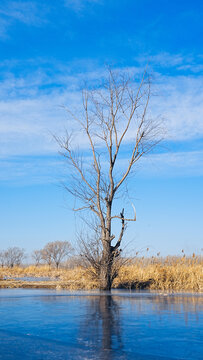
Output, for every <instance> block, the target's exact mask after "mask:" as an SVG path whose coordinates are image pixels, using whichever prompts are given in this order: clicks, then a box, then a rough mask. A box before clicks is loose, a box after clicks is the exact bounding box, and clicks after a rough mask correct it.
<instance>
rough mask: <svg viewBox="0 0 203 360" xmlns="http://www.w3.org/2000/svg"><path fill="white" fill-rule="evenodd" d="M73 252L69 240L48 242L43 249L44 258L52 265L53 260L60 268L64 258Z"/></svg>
mask: <svg viewBox="0 0 203 360" xmlns="http://www.w3.org/2000/svg"><path fill="white" fill-rule="evenodd" d="M72 252H73V248H72V246H71V244H70V243H69V242H68V241H54V242H49V243H48V244H46V246H45V247H44V249H43V250H42V256H43V259H44V260H45V261H46V262H47V263H48V264H49V265H51V264H52V262H53V263H54V264H55V266H56V268H57V269H58V267H59V265H60V264H61V262H62V260H64V259H65V258H66V257H68V256H69V255H70V254H71V253H72Z"/></svg>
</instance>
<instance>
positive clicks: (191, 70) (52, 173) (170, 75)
mask: <svg viewBox="0 0 203 360" xmlns="http://www.w3.org/2000/svg"><path fill="white" fill-rule="evenodd" d="M202 16H203V3H202V1H199V0H196V1H187V0H185V1H182V0H179V1H177V0H176V1H174V0H172V1H167V0H155V1H150V0H142V1H140V0H139V1H138V0H125V1H124V0H118V1H113V0H108V1H107V0H91V1H90V0H75V1H74V0H70V1H68V0H58V1H55V0H50V1H43V0H40V1H38V0H36V1H8V0H2V1H1V3H0V199H1V202H0V212H1V217H0V229H1V230H0V249H3V248H6V247H8V246H20V247H24V248H25V249H26V250H27V251H28V252H29V251H32V250H33V249H36V248H41V247H42V246H44V244H45V243H46V242H48V241H55V240H69V241H71V242H72V243H73V245H74V242H75V232H76V229H78V227H79V226H80V219H79V218H77V217H76V216H75V215H74V214H73V212H72V211H71V209H72V206H73V200H72V199H71V198H70V196H69V195H67V194H66V193H65V191H64V190H63V188H62V186H61V185H60V182H61V181H62V180H64V179H66V177H67V175H68V171H69V170H68V169H67V168H66V167H65V166H64V162H63V159H62V158H60V157H59V156H58V155H57V151H58V148H57V145H56V143H55V142H54V140H53V138H52V134H57V135H60V134H62V133H63V132H64V129H65V128H68V129H69V128H71V126H72V124H71V123H70V121H69V120H68V119H67V114H66V113H65V112H64V110H63V109H62V108H61V105H64V104H65V105H68V106H70V105H71V106H72V107H73V108H77V106H78V104H79V102H80V91H81V88H82V86H83V84H84V82H85V81H87V82H89V83H91V82H93V81H94V79H100V78H101V76H102V75H103V74H104V71H105V65H106V64H110V65H111V66H112V67H114V68H120V69H124V70H125V69H127V70H128V71H131V72H132V73H133V72H134V73H136V72H137V71H138V70H142V69H143V67H144V66H145V65H146V63H148V62H149V67H150V71H151V73H152V77H153V91H154V94H156V96H154V97H153V98H152V101H151V104H150V111H151V113H152V115H153V116H161V117H163V118H164V121H165V124H166V128H167V133H166V138H165V142H164V144H163V147H162V148H159V150H158V151H157V152H156V153H154V154H152V155H150V156H149V157H148V158H146V159H144V161H143V162H142V164H141V165H140V166H139V168H138V169H137V171H136V172H135V175H134V177H133V178H131V180H130V183H129V190H130V193H131V195H132V197H133V202H134V204H135V207H136V211H137V222H136V223H133V224H130V226H129V227H128V230H127V233H126V243H127V242H129V243H130V244H129V247H130V248H131V249H136V251H137V250H138V251H141V252H143V254H144V253H145V249H146V247H150V248H151V252H152V253H153V252H154V253H156V252H158V251H161V254H163V255H166V254H180V253H181V249H184V250H185V251H186V253H188V254H189V253H192V252H193V251H195V252H198V253H200V251H201V248H202V246H203V245H202V244H203V235H202V234H203V231H202V230H203V226H202V219H200V217H201V216H202V213H203V205H202V203H203V201H202V200H203V186H202V185H203V146H202V144H203V143H202V140H203V105H202V104H203V82H202V79H203V74H202V72H203V51H202V50H203V49H202ZM83 147H84V149H85V144H83ZM123 156H124V158H125V154H123Z"/></svg>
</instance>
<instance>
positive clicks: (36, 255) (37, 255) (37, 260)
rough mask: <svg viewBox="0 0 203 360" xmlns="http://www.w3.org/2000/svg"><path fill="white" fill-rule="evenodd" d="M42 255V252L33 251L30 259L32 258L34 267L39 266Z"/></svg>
mask: <svg viewBox="0 0 203 360" xmlns="http://www.w3.org/2000/svg"><path fill="white" fill-rule="evenodd" d="M42 255H43V254H42V250H34V251H33V252H32V258H33V260H34V262H35V265H36V266H38V265H39V264H40V261H41V260H42V259H43V256H42Z"/></svg>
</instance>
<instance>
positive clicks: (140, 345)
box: [0, 289, 203, 360]
mask: <svg viewBox="0 0 203 360" xmlns="http://www.w3.org/2000/svg"><path fill="white" fill-rule="evenodd" d="M202 305H203V297H202V296H201V295H195V294H193V295H192V294H191V295H184V294H179V295H178V294H177V295H174V294H172V295H170V294H156V293H145V292H140V293H136V292H131V293H130V292H125V291H123V292H122V291H114V292H112V295H110V294H108V293H102V294H99V293H96V292H75V293H71V292H66V291H57V292H56V291H53V290H39V289H35V290H31V289H16V290H15V289H1V290H0V359H3V360H7V359H15V360H20V359H30V360H31V359H32V360H52V359H57V360H62V359H63V360H66V359H67V360H71V359H75V360H76V359H77V360H80V359H104V360H114V359H115V360H117V359H118V360H121V359H127V360H128V359H137V360H172V359H178V360H181V359H185V360H186V359H187V360H200V359H203V348H202V340H203V339H202V335H203V331H202V325H203V322H202V320H203V312H202V310H203V309H202Z"/></svg>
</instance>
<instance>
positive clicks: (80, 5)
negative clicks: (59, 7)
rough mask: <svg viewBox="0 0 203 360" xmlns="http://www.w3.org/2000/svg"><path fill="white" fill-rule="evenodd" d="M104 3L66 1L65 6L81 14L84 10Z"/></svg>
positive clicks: (92, 0)
mask: <svg viewBox="0 0 203 360" xmlns="http://www.w3.org/2000/svg"><path fill="white" fill-rule="evenodd" d="M102 3H103V0H65V6H66V7H68V8H69V9H72V10H74V11H75V12H77V13H81V12H82V11H83V10H84V9H86V8H87V7H88V8H89V7H90V6H92V5H94V4H102Z"/></svg>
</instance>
